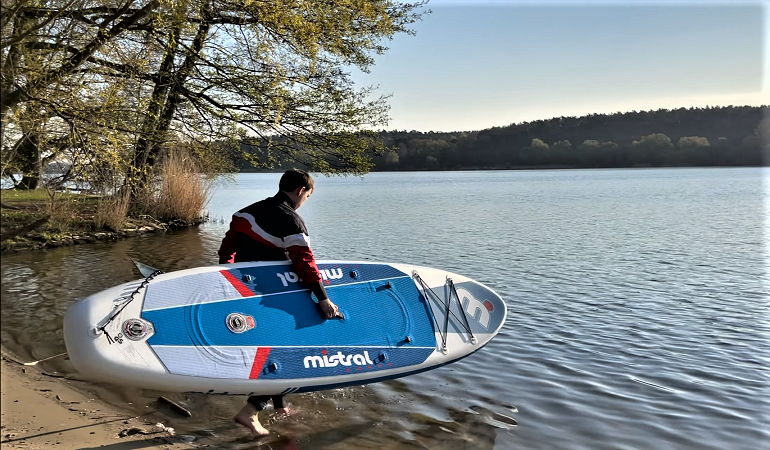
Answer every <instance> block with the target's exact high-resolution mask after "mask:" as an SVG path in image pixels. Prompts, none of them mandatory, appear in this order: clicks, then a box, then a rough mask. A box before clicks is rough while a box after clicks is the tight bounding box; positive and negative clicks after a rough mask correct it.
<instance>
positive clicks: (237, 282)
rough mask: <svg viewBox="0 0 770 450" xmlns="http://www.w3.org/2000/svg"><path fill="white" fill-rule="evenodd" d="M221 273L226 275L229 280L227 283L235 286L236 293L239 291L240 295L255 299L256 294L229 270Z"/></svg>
mask: <svg viewBox="0 0 770 450" xmlns="http://www.w3.org/2000/svg"><path fill="white" fill-rule="evenodd" d="M219 273H221V274H222V275H224V277H225V278H227V281H229V282H230V284H232V285H233V287H234V288H235V290H236V291H238V293H239V294H241V295H242V296H244V297H254V296H255V295H256V294H254V292H253V291H252V290H251V289H249V288H248V287H247V286H246V285H245V284H243V283H241V280H239V279H237V278H235V275H233V274H231V273H230V272H229V271H227V270H220V271H219Z"/></svg>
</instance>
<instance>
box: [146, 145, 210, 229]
mask: <svg viewBox="0 0 770 450" xmlns="http://www.w3.org/2000/svg"><path fill="white" fill-rule="evenodd" d="M209 193H210V185H209V183H208V182H207V181H206V180H205V179H204V178H203V176H202V175H201V174H200V172H199V170H198V166H197V164H196V163H195V161H194V160H193V158H192V157H191V156H190V154H189V152H186V151H184V150H179V149H176V150H175V151H173V152H170V153H169V154H168V156H167V157H166V160H165V161H164V162H163V164H162V166H161V171H160V186H159V191H158V195H157V198H156V200H155V202H154V205H153V207H152V210H153V215H154V216H155V217H156V218H158V219H160V220H162V221H164V222H172V221H180V222H182V223H184V224H192V223H195V222H199V221H200V220H201V219H202V217H201V216H202V214H203V209H204V208H205V207H206V204H207V203H208V200H209Z"/></svg>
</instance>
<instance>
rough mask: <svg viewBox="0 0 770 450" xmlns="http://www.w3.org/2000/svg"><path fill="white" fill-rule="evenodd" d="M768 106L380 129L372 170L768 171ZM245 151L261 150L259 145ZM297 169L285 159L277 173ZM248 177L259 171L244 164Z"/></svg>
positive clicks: (239, 163) (251, 144) (241, 163)
mask: <svg viewBox="0 0 770 450" xmlns="http://www.w3.org/2000/svg"><path fill="white" fill-rule="evenodd" d="M767 113H768V107H767V106H761V107H754V106H726V107H706V108H679V109H673V110H669V109H659V110H657V111H633V112H626V113H615V114H591V115H587V116H582V117H558V118H553V119H549V120H538V121H533V122H523V123H515V124H511V125H509V126H506V127H494V128H489V129H485V130H481V131H464V132H432V131H430V132H420V131H380V132H378V133H377V134H378V138H379V139H381V140H382V142H383V143H384V144H385V145H386V146H387V147H388V149H389V150H387V151H386V152H385V153H384V154H382V155H374V156H373V157H372V163H373V166H372V167H371V171H398V170H471V169H528V168H531V169H534V168H627V167H628V168H630V167H698V166H761V165H763V154H764V155H766V156H768V157H770V150H769V146H768V144H769V143H770V116H768V115H767ZM241 150H242V151H245V152H246V153H249V152H252V153H254V154H255V155H256V154H257V153H259V149H258V144H257V143H254V142H244V143H243V144H242V145H241ZM295 166H297V164H296V162H295V161H291V160H281V161H280V162H279V164H278V165H277V167H276V168H277V169H281V170H283V169H286V168H291V167H295ZM236 167H237V168H238V169H239V170H240V171H242V172H252V171H258V170H256V169H254V168H252V167H251V166H250V165H249V163H248V162H246V161H245V160H244V159H239V160H237V161H236Z"/></svg>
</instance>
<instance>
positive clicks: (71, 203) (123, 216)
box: [0, 154, 210, 245]
mask: <svg viewBox="0 0 770 450" xmlns="http://www.w3.org/2000/svg"><path fill="white" fill-rule="evenodd" d="M161 173H162V176H161V178H160V183H159V184H158V191H157V192H154V193H151V194H150V195H149V196H148V198H145V199H139V200H138V201H131V198H130V197H129V196H128V195H124V193H125V192H121V193H119V194H116V195H111V196H109V195H107V196H105V195H92V194H73V193H66V192H52V191H49V190H46V189H36V190H32V191H22V190H18V191H17V190H13V189H3V190H2V191H0V199H1V201H2V204H1V205H0V216H1V223H0V225H1V226H0V241H2V242H3V244H11V245H14V244H18V245H24V244H26V243H29V242H30V241H61V242H67V241H69V240H71V239H72V236H74V235H80V236H82V235H89V234H93V233H97V232H102V231H110V232H119V231H121V230H125V229H130V228H135V227H137V226H142V225H153V226H157V225H158V224H172V225H173V226H189V225H195V224H198V223H201V222H202V220H203V217H202V212H203V208H204V207H205V206H206V203H207V202H208V198H209V193H210V184H209V183H208V182H207V181H206V180H205V179H203V178H202V177H201V175H200V174H198V173H197V171H196V167H195V165H194V162H192V161H191V160H190V158H185V157H184V155H179V156H174V155H173V154H172V156H171V157H169V158H168V159H167V161H166V162H165V163H164V164H163V167H162V172H161Z"/></svg>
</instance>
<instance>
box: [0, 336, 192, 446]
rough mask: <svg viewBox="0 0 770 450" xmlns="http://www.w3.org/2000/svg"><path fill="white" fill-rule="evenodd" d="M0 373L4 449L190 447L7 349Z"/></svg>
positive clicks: (3, 356)
mask: <svg viewBox="0 0 770 450" xmlns="http://www.w3.org/2000/svg"><path fill="white" fill-rule="evenodd" d="M0 375H1V377H0V378H2V389H1V392H0V394H1V397H2V405H1V406H2V410H1V411H2V412H1V413H0V414H2V421H1V431H2V436H1V440H0V446H2V448H3V449H16V448H18V449H49V448H55V449H78V450H87V449H93V448H99V449H107V450H132V449H140V448H141V449H143V448H158V449H188V448H193V447H192V446H190V445H188V444H185V443H184V442H182V439H180V438H179V437H176V436H173V431H172V432H171V433H169V432H168V431H167V430H164V429H163V428H162V426H161V427H158V426H156V424H154V423H151V422H148V421H146V420H143V419H142V417H131V416H130V415H129V414H127V413H126V412H124V411H119V410H118V409H117V408H115V407H113V406H111V405H108V404H106V403H105V402H103V401H100V400H99V399H94V398H90V397H89V396H88V395H86V394H84V393H82V392H80V391H78V390H76V389H74V388H73V387H71V386H69V385H68V382H67V380H65V379H62V378H55V377H51V376H47V375H45V374H44V373H43V372H42V371H41V370H40V369H38V366H25V365H23V364H22V363H21V362H19V361H18V359H17V358H16V357H15V356H14V355H12V354H10V353H9V352H8V351H7V350H6V349H3V350H2V371H1V372H0Z"/></svg>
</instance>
